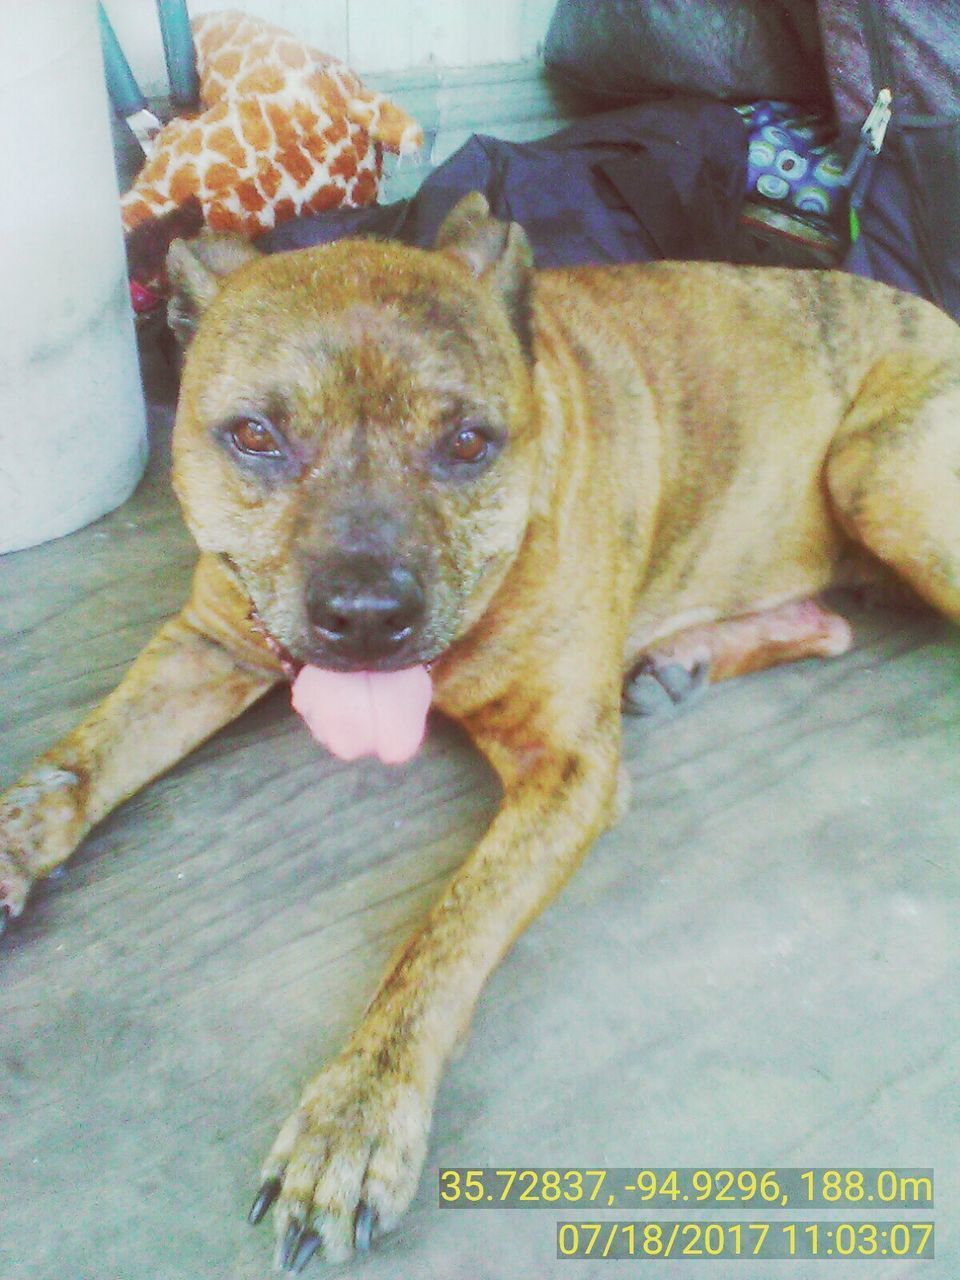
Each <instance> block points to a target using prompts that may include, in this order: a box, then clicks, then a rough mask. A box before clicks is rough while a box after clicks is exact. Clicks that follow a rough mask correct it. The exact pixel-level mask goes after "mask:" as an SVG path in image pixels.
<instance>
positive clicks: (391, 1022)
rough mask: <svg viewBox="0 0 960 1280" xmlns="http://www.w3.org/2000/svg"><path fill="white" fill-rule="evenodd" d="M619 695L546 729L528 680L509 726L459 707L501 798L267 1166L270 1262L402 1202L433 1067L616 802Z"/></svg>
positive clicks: (354, 1236) (422, 1135)
mask: <svg viewBox="0 0 960 1280" xmlns="http://www.w3.org/2000/svg"><path fill="white" fill-rule="evenodd" d="M618 696H619V689H617V688H616V687H615V685H614V684H612V683H611V687H610V688H609V689H608V690H606V691H605V692H604V695H603V698H602V701H601V700H599V699H598V700H597V701H594V702H591V703H590V704H589V705H587V706H586V707H582V708H581V713H580V714H579V715H574V714H572V713H571V708H570V706H569V705H566V706H564V707H563V709H562V711H561V710H559V709H558V711H557V713H556V715H555V716H553V717H552V722H553V727H552V729H551V730H550V731H546V730H545V729H544V727H543V726H544V716H543V714H542V713H541V712H540V711H538V709H537V708H536V707H535V706H533V707H531V702H530V695H529V691H528V689H523V690H522V691H520V692H518V693H517V694H516V696H515V698H514V699H513V701H514V703H519V705H520V707H521V708H522V719H519V718H517V717H516V716H515V715H514V722H513V724H512V725H511V726H510V728H509V730H505V729H504V727H503V726H502V725H501V726H499V727H498V726H497V725H495V724H494V723H493V722H492V721H491V722H490V723H486V724H484V723H479V722H473V721H469V720H468V721H467V724H468V727H469V729H470V731H471V734H472V735H473V736H474V739H475V741H477V743H478V745H479V746H480V747H481V749H483V750H484V751H485V752H486V754H487V755H488V757H489V758H490V759H491V761H492V763H493V764H494V766H495V767H496V768H497V770H498V772H499V773H500V775H501V778H502V779H503V782H504V787H505V798H504V801H503V805H502V808H501V810H500V812H499V814H498V815H497V817H496V818H495V819H494V821H493V823H492V825H491V827H490V829H489V831H488V832H487V834H486V836H485V837H484V839H483V840H482V841H481V842H480V844H479V845H478V846H477V848H476V849H475V850H474V852H473V854H472V855H471V856H470V858H469V859H468V860H467V862H466V863H465V864H464V866H463V867H462V869H461V870H460V871H459V872H458V874H457V875H456V876H455V877H454V879H453V881H452V882H451V884H450V885H449V887H448V888H447V890H446V892H445V893H444V894H443V895H442V897H441V898H440V900H439V902H437V904H436V905H435V907H434V908H433V910H432V911H431V912H430V914H429V915H428V917H427V919H426V921H425V922H424V924H423V926H422V928H421V929H420V930H419V932H418V933H416V934H415V936H414V937H413V938H412V939H411V940H410V942H409V943H408V944H407V946H406V947H405V948H404V949H403V951H402V952H401V953H400V955H399V958H398V959H397V961H396V963H395V964H394V966H393V968H392V969H391V971H390V972H389V974H388V976H387V977H386V979H385V981H384V982H383V984H382V985H381V987H380V989H379V991H378V992H377V995H376V996H375V997H374V999H373V1001H372V1003H371V1005H370V1007H369V1009H368V1011H367V1014H366V1016H365V1018H364V1019H363V1021H362V1023H361V1025H360V1027H359V1029H358V1030H357V1032H356V1033H355V1034H354V1036H353V1037H352V1038H351V1039H350V1041H349V1042H348V1044H347V1045H346V1047H345V1048H344V1049H343V1050H342V1051H341V1052H340V1053H339V1054H338V1055H337V1057H336V1058H335V1059H333V1061H332V1062H331V1063H330V1064H329V1065H328V1066H327V1067H326V1069H325V1070H324V1071H322V1072H321V1074H320V1075H319V1076H317V1077H316V1078H315V1079H314V1080H313V1081H312V1082H311V1083H310V1084H309V1085H308V1086H307V1088H306V1090H305V1092H304V1094H303V1097H302V1099H301V1102H300V1105H299V1107H298V1108H297V1110H296V1111H295V1112H294V1113H293V1114H292V1115H291V1116H290V1118H289V1120H288V1121H287V1123H286V1124H285V1125H284V1126H283V1128H282V1130H281V1132H280V1136H279V1138H278V1139H277V1142H276V1144H275V1146H274V1148H273V1150H272V1151H271V1153H270V1155H269V1157H268V1159H267V1161H266V1163H265V1164H264V1166H263V1170H262V1177H263V1184H262V1186H261V1190H260V1193H259V1195H258V1196H257V1199H256V1201H255V1202H254V1205H253V1208H252V1209H251V1215H250V1216H251V1221H253V1222H257V1221H259V1220H260V1218H261V1217H262V1216H263V1215H264V1214H265V1213H266V1211H267V1209H268V1208H269V1206H270V1204H271V1203H272V1201H274V1200H277V1201H278V1204H277V1211H276V1227H277V1232H278V1237H279V1252H278V1262H279V1265H280V1266H283V1267H286V1268H288V1269H291V1270H294V1271H298V1270H300V1268H301V1267H302V1266H303V1265H305V1264H306V1261H307V1260H308V1259H309V1257H310V1256H311V1255H312V1254H313V1253H314V1252H315V1251H316V1250H318V1249H320V1250H322V1253H323V1256H324V1257H325V1258H326V1259H327V1260H328V1261H338V1260H341V1259H343V1258H345V1257H347V1256H348V1255H349V1254H350V1253H351V1252H352V1250H353V1249H354V1248H355V1247H356V1248H358V1249H360V1250H363V1249H365V1248H366V1247H367V1245H368V1244H369V1241H370V1236H371V1231H372V1230H386V1229H389V1228H390V1227H392V1226H393V1225H394V1224H395V1223H396V1221H397V1220H398V1218H399V1217H400V1215H401V1213H402V1212H403V1210H404V1209H405V1208H406V1207H407V1205H408V1204H409V1202H410V1200H411V1198H412V1197H413V1194H414V1192H415V1190H416V1187H417V1182H418V1179H419V1173H420V1168H421V1165H422V1162H423V1159H424V1154H425V1151H426V1142H427V1133H428V1129H429V1125H430V1117H431V1112H432V1109H433V1100H434V1094H435V1091H436V1089H437V1084H438V1081H439V1078H440V1073H441V1070H442V1068H443V1066H444V1063H445V1062H446V1060H447V1058H448V1057H449V1055H450V1052H451V1050H452V1049H453V1048H454V1046H455V1044H456V1041H457V1040H458V1038H459V1037H460V1036H461V1035H462V1034H463V1033H464V1031H465V1030H466V1028H467V1025H468V1023H469V1020H470V1016H471V1012H472V1010H473V1006H474V1003H475V1001H476V999H477V996H478V995H479V993H480V990H481V988H482V987H483V984H484V982H485V981H486V979H487V977H488V976H489V974H490V973H491V971H492V970H493V968H494V967H495V965H496V964H497V962H498V961H499V960H500V959H501V957H502V956H503V955H504V953H505V952H506V951H507V949H508V948H509V946H510V944H511V942H512V941H513V939H514V938H515V937H516V936H517V934H518V933H520V931H521V930H522V929H523V928H524V927H525V926H526V925H527V924H528V923H529V922H530V921H531V920H532V919H533V918H534V917H535V916H536V915H537V913H538V912H539V911H541V910H542V908H543V907H544V906H545V905H546V904H547V903H548V902H549V901H550V900H551V899H552V898H553V896H554V895H555V894H556V893H557V892H558V890H559V889H560V887H561V885H562V884H563V883H564V881H565V880H566V879H567V877H568V876H569V875H570V874H571V872H572V871H573V870H574V868H575V867H576V866H577V865H578V863H579V861H580V859H581V858H582V857H583V855H584V853H585V852H586V850H587V849H588V848H589V846H590V845H591V844H592V842H593V841H594V839H595V838H596V836H597V835H598V834H599V833H600V832H601V831H602V830H603V829H604V828H605V827H606V826H607V825H609V824H610V822H611V820H612V818H613V806H614V803H615V792H616V787H617V759H618V749H619V708H618V705H617V700H618ZM508 700H509V699H508ZM508 739H509V740H510V742H509V745H506V744H507V742H508Z"/></svg>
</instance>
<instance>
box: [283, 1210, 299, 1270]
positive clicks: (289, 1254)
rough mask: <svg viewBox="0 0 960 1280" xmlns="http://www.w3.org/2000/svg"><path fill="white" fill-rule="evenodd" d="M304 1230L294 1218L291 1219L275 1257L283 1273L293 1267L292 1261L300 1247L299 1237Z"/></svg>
mask: <svg viewBox="0 0 960 1280" xmlns="http://www.w3.org/2000/svg"><path fill="white" fill-rule="evenodd" d="M304 1231H305V1228H304V1225H303V1223H302V1222H298V1221H297V1219H296V1218H292V1219H291V1221H290V1225H289V1226H288V1227H287V1233H286V1235H285V1236H284V1237H283V1243H282V1244H281V1245H280V1252H279V1254H278V1255H277V1261H278V1262H279V1264H280V1266H281V1268H282V1269H283V1270H284V1271H289V1270H290V1268H291V1266H292V1265H293V1260H294V1258H295V1257H296V1256H297V1249H298V1248H299V1245H300V1237H301V1236H302V1235H303V1234H304Z"/></svg>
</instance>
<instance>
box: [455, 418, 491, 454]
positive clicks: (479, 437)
mask: <svg viewBox="0 0 960 1280" xmlns="http://www.w3.org/2000/svg"><path fill="white" fill-rule="evenodd" d="M489 447H490V442H489V440H488V439H487V437H486V436H485V435H484V434H483V432H482V431H480V430H479V429H478V428H477V427H461V428H460V430H459V431H457V432H456V433H455V434H454V435H453V436H452V438H451V440H450V457H451V458H452V459H453V460H454V462H482V461H483V459H484V458H485V457H486V456H487V451H488V450H489Z"/></svg>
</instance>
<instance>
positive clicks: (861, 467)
mask: <svg viewBox="0 0 960 1280" xmlns="http://www.w3.org/2000/svg"><path fill="white" fill-rule="evenodd" d="M953 345H954V346H955V347H957V348H958V349H957V350H956V351H954V353H953V354H952V356H951V357H950V358H949V359H947V360H945V361H944V362H943V363H942V364H935V363H933V362H932V361H926V360H921V359H920V358H918V357H914V359H913V360H912V361H911V362H910V364H907V365H906V367H899V366H898V365H896V364H894V363H893V362H888V363H885V364H883V365H881V366H880V367H879V368H878V369H876V370H875V371H874V374H873V375H872V377H871V378H870V379H869V380H868V382H867V383H866V385H865V386H864V388H863V389H862V391H861V393H860V395H859V396H858V398H857V402H856V403H855V405H854V407H853V409H852V410H851V412H850V413H849V415H848V417H847V419H846V420H845V422H844V425H843V427H842V428H841V430H840V432H839V433H838V435H837V438H836V440H835V441H834V444H833V446H832V448H831V451H830V456H829V458H828V459H827V473H826V474H827V486H828V489H829V493H830V498H831V500H832V503H833V508H834V511H835V513H836V517H837V519H838V521H839V522H840V524H841V525H842V526H843V528H844V529H845V530H846V532H847V533H848V534H849V535H850V536H851V537H852V538H854V539H856V541H858V542H860V543H861V544H862V545H863V546H865V547H867V548H868V549H869V550H870V551H872V552H873V553H874V555H876V556H877V557H878V558H879V559H880V560H882V561H883V562H884V564H886V565H888V566H889V567H890V568H892V569H894V570H896V572H897V573H898V574H899V575H900V576H901V577H902V578H903V579H904V580H905V581H906V582H907V583H909V585H910V586H911V587H912V588H913V590H914V591H915V592H916V593H917V594H918V595H919V596H921V597H922V598H923V599H924V600H926V601H927V602H928V603H929V604H932V605H933V606H934V608H936V609H939V610H940V612H941V613H944V614H946V616H947V617H948V618H952V619H954V621H958V622H960V343H956V342H955V341H954V344H953Z"/></svg>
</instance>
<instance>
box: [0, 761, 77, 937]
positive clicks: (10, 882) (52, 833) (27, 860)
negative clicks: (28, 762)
mask: <svg viewBox="0 0 960 1280" xmlns="http://www.w3.org/2000/svg"><path fill="white" fill-rule="evenodd" d="M77 783H78V779H77V776H76V774H74V773H71V772H70V771H69V770H67V769H59V768H55V767H53V766H51V765H40V766H38V767H36V768H35V769H33V770H32V772H31V773H30V774H28V775H27V777H25V778H23V779H21V781H20V782H18V783H17V784H16V785H15V786H13V787H11V788H10V790H9V791H5V792H4V794H3V795H2V796H0V933H2V932H3V930H4V928H5V927H6V925H7V923H8V921H9V920H10V919H11V918H12V917H14V916H18V915H20V913H21V912H22V911H23V908H24V905H25V903H26V901H27V895H28V894H29V892H30V887H31V885H32V884H33V882H34V881H35V880H37V879H38V878H39V877H41V876H44V875H49V874H50V873H51V871H53V870H54V869H55V868H56V867H58V866H59V865H60V864H61V863H62V862H64V861H66V859H67V858H68V857H69V856H70V853H71V852H72V851H73V849H74V848H75V846H76V844H77V840H78V838H79V835H80V834H82V808H81V804H80V800H79V799H78V786H77Z"/></svg>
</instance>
